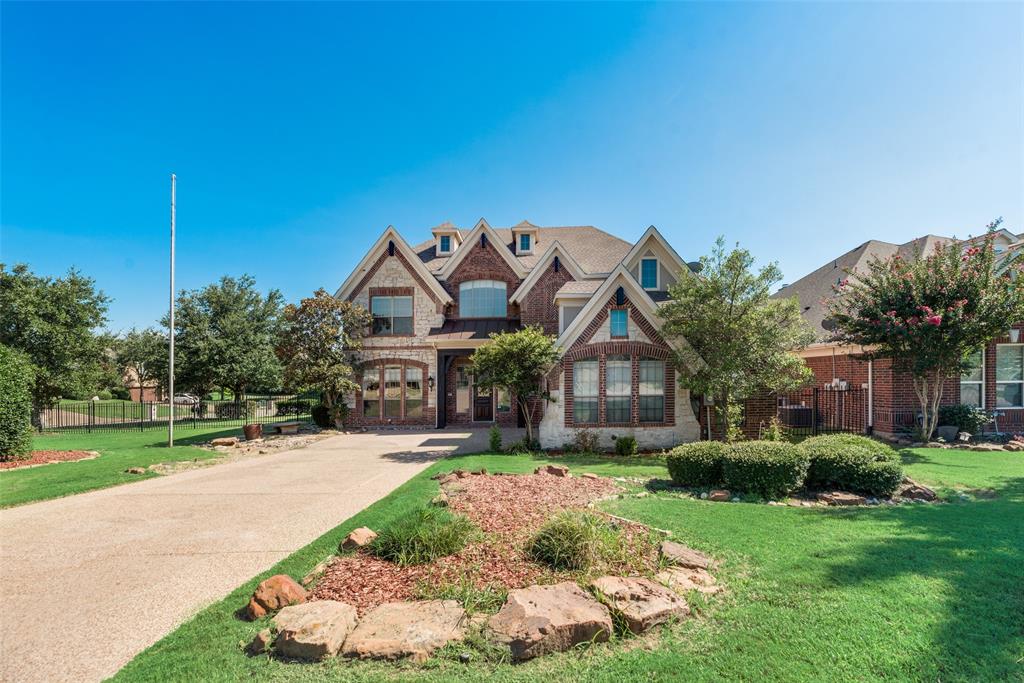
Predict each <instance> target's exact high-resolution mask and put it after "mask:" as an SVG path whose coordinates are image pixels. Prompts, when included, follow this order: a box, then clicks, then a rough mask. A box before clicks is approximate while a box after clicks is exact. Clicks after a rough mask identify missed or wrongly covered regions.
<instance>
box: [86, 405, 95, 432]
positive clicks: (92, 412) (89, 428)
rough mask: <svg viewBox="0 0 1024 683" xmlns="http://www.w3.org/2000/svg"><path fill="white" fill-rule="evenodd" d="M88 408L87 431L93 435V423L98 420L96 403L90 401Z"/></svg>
mask: <svg viewBox="0 0 1024 683" xmlns="http://www.w3.org/2000/svg"><path fill="white" fill-rule="evenodd" d="M88 406H89V410H88V411H86V412H88V413H89V425H88V426H87V427H86V428H85V429H86V431H87V432H88V433H89V434H92V422H93V420H94V419H96V402H95V401H89V403H88Z"/></svg>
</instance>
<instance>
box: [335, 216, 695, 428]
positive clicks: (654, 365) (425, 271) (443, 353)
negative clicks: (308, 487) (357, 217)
mask: <svg viewBox="0 0 1024 683" xmlns="http://www.w3.org/2000/svg"><path fill="white" fill-rule="evenodd" d="M431 233H432V236H431V239H429V240H427V241H425V242H423V243H421V244H418V245H416V246H410V245H409V244H408V243H407V242H406V241H405V240H404V239H403V238H402V236H401V235H400V234H399V233H398V231H396V230H395V229H394V228H392V227H389V228H387V229H386V230H385V231H384V233H383V234H382V235H381V236H380V238H379V239H378V240H377V241H376V242H375V243H374V245H373V246H372V247H371V248H370V250H369V252H367V254H366V256H365V257H364V258H363V259H362V261H360V263H359V264H358V265H357V267H356V268H355V270H354V271H353V272H352V274H351V275H350V276H349V277H348V279H346V281H345V282H344V283H343V284H342V285H341V287H340V288H339V289H338V291H337V293H336V296H338V297H340V298H343V299H346V300H350V301H355V302H357V303H359V304H362V305H363V306H365V307H366V308H367V309H368V310H370V312H371V313H372V314H373V318H374V321H373V325H372V329H371V330H370V334H369V335H368V336H367V337H366V338H365V340H364V348H363V350H362V351H361V352H360V355H359V360H360V361H361V363H362V365H363V371H362V373H361V376H360V378H359V379H360V390H359V391H358V392H357V393H356V395H355V396H354V397H352V398H351V399H350V400H351V403H350V405H351V408H352V421H353V422H354V423H355V424H359V425H364V426H386V425H420V426H424V427H440V428H443V427H445V426H448V425H460V426H489V425H491V424H499V425H505V426H515V425H517V424H518V425H520V426H521V425H523V424H524V420H525V419H527V418H526V416H524V415H522V414H519V411H517V410H516V408H515V405H516V403H515V402H514V401H513V397H511V396H507V395H505V394H504V392H502V391H498V390H495V389H494V388H492V387H486V386H477V385H476V384H475V383H474V381H473V375H472V372H471V366H470V361H469V356H470V355H471V354H472V353H473V351H474V350H475V349H476V348H477V347H479V346H480V345H481V344H486V343H487V342H488V340H489V335H490V334H491V333H492V332H498V331H503V330H515V329H519V328H520V327H522V326H524V325H539V326H541V327H543V328H544V330H545V331H546V332H548V333H549V334H551V335H555V336H557V338H558V347H559V349H560V353H561V358H560V361H559V363H558V365H557V366H556V367H555V368H552V369H551V371H550V373H549V375H548V379H547V382H548V390H549V392H550V395H551V400H550V401H538V402H537V405H535V406H534V409H533V410H532V414H531V416H530V418H531V419H532V420H533V422H534V423H535V424H536V425H538V426H539V431H538V433H539V436H540V440H541V444H542V446H544V447H546V448H557V447H561V446H562V445H564V444H565V443H566V442H567V441H569V440H570V439H571V437H572V433H573V430H574V429H576V428H578V427H587V428H590V429H593V430H594V431H595V432H597V434H598V435H599V437H600V438H601V440H602V442H603V443H604V444H605V445H610V444H611V442H612V440H613V437H614V436H618V435H633V436H635V437H636V438H637V440H638V441H639V442H640V443H641V444H642V445H645V446H648V447H663V446H670V445H674V444H677V443H680V442H683V441H692V440H696V439H697V438H699V434H700V427H699V426H698V421H697V418H696V417H695V415H696V412H697V411H696V410H695V409H694V404H693V403H692V402H691V400H690V397H689V395H688V392H686V391H685V390H682V389H680V388H679V387H678V385H677V382H676V377H675V370H674V368H673V367H672V364H671V363H670V362H669V359H670V356H671V352H672V347H671V345H670V343H669V342H668V341H666V340H665V339H663V338H662V337H661V335H660V334H659V332H658V330H659V329H660V327H661V320H660V318H659V317H658V304H659V302H660V301H663V300H665V299H666V298H667V290H668V287H669V286H670V285H671V284H672V283H674V282H675V281H676V279H677V278H679V277H688V276H689V273H690V271H689V268H688V266H687V265H686V263H685V262H684V261H683V260H682V259H681V258H680V257H679V255H678V254H677V253H676V251H675V250H674V249H673V248H672V247H671V246H670V245H669V244H668V243H667V242H666V241H665V239H664V238H663V237H662V236H661V234H660V233H658V231H657V230H656V229H655V228H654V227H651V228H649V229H648V230H647V232H646V233H644V235H643V236H642V237H641V238H640V240H639V241H637V242H636V243H635V244H630V243H629V242H626V241H624V240H622V239H619V238H617V237H615V236H613V235H610V234H608V233H606V232H604V231H602V230H599V229H597V228H594V227H591V226H575V227H538V226H536V225H533V224H531V223H529V222H526V221H524V222H522V223H519V224H518V225H516V226H513V227H511V228H492V227H491V226H490V225H489V224H488V223H487V221H485V220H483V219H481V220H480V221H479V222H478V223H477V224H476V225H475V226H474V227H473V228H472V229H469V230H467V229H460V228H457V227H455V226H454V225H452V224H450V223H443V224H441V225H439V226H437V227H435V228H433V229H432V231H431Z"/></svg>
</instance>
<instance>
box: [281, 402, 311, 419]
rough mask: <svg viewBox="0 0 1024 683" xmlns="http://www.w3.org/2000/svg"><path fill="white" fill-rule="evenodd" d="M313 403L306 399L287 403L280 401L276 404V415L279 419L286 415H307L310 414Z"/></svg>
mask: <svg viewBox="0 0 1024 683" xmlns="http://www.w3.org/2000/svg"><path fill="white" fill-rule="evenodd" d="M311 403H312V401H307V400H304V399H289V400H286V401H278V402H277V403H276V404H275V413H276V415H277V416H278V417H283V416H286V415H305V414H306V413H307V412H309V406H310V404H311Z"/></svg>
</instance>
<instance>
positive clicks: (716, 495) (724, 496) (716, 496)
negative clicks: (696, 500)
mask: <svg viewBox="0 0 1024 683" xmlns="http://www.w3.org/2000/svg"><path fill="white" fill-rule="evenodd" d="M708 500H713V501H715V502H716V503H726V502H728V501H730V500H732V494H731V493H729V492H728V491H726V490H724V489H715V490H714V491H712V492H711V493H709V494H708Z"/></svg>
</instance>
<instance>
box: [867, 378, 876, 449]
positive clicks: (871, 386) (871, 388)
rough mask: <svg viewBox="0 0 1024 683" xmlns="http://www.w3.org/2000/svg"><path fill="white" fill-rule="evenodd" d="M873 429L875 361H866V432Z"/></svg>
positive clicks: (869, 432) (870, 431)
mask: <svg viewBox="0 0 1024 683" xmlns="http://www.w3.org/2000/svg"><path fill="white" fill-rule="evenodd" d="M874 431H875V361H873V360H869V361H868V434H871V433H873V432H874Z"/></svg>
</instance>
